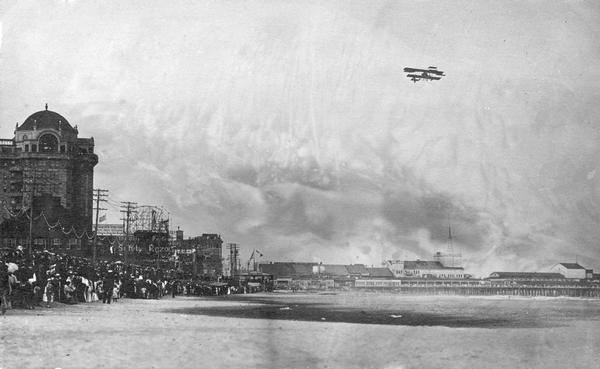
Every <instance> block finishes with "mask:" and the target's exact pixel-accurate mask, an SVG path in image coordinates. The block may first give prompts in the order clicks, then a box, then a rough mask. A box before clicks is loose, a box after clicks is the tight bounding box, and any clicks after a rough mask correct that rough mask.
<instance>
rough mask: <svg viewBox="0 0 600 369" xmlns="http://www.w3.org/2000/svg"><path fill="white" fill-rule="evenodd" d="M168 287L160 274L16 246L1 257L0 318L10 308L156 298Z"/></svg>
mask: <svg viewBox="0 0 600 369" xmlns="http://www.w3.org/2000/svg"><path fill="white" fill-rule="evenodd" d="M172 285H173V283H172V282H171V283H169V282H168V281H167V278H166V276H164V275H163V273H162V272H161V271H160V270H155V269H152V268H143V267H140V266H134V265H126V264H124V263H122V262H119V261H117V262H101V263H97V264H95V265H93V264H92V263H91V261H90V260H89V259H86V258H81V257H73V256H69V255H66V254H55V253H51V252H48V251H33V252H32V254H31V255H29V254H28V253H26V252H24V250H23V248H22V247H20V246H19V247H17V248H16V249H15V250H11V251H10V252H5V253H3V254H2V255H0V297H1V301H0V302H1V306H2V315H4V314H5V313H6V311H7V310H9V309H12V308H24V309H35V307H47V308H49V307H52V306H53V305H54V303H56V302H60V303H66V304H77V303H82V302H95V301H102V302H103V303H106V304H110V303H111V302H113V301H118V300H119V299H120V298H122V297H124V296H125V297H128V298H145V299H148V298H161V297H163V296H165V295H166V294H167V293H168V292H170V286H172Z"/></svg>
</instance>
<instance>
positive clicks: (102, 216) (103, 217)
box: [98, 214, 106, 223]
mask: <svg viewBox="0 0 600 369" xmlns="http://www.w3.org/2000/svg"><path fill="white" fill-rule="evenodd" d="M105 220H106V214H103V215H101V216H100V218H98V222H100V223H102V222H104V221H105Z"/></svg>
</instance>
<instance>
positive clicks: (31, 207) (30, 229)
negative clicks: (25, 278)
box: [27, 169, 37, 256]
mask: <svg viewBox="0 0 600 369" xmlns="http://www.w3.org/2000/svg"><path fill="white" fill-rule="evenodd" d="M36 174H37V171H36V170H35V169H34V170H33V178H32V180H31V187H30V189H29V196H30V206H29V245H28V247H27V252H28V253H29V256H31V250H32V245H33V198H34V196H35V177H36Z"/></svg>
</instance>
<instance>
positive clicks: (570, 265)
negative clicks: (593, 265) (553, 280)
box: [559, 263, 585, 269]
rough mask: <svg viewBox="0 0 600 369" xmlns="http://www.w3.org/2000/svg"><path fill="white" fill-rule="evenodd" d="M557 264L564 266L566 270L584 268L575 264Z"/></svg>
mask: <svg viewBox="0 0 600 369" xmlns="http://www.w3.org/2000/svg"><path fill="white" fill-rule="evenodd" d="M559 264H560V265H562V266H564V267H565V268H567V269H585V268H584V267H582V266H581V265H579V264H577V263H559Z"/></svg>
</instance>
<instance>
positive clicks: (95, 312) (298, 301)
mask: <svg viewBox="0 0 600 369" xmlns="http://www.w3.org/2000/svg"><path fill="white" fill-rule="evenodd" d="M0 339H1V343H0V368H2V369H7V368H63V369H64V368H386V369H391V368H505V367H510V368H595V367H596V365H597V363H598V360H599V359H600V353H599V352H600V350H598V347H600V301H598V300H591V301H590V300H568V299H547V300H536V299H516V300H515V299H511V300H508V299H501V298H500V299H485V298H465V297H412V296H410V297H409V296H398V295H385V294H364V293H363V294H360V293H355V294H352V293H348V294H336V295H302V294H294V295H291V294H290V295H286V294H257V295H238V296H226V297H218V298H201V297H198V298H196V297H177V298H176V299H174V300H173V299H171V298H164V299H163V300H128V299H125V300H121V301H119V302H117V303H114V304H111V305H103V304H102V303H92V304H80V305H74V306H65V305H60V304H58V305H57V307H55V308H52V309H46V308H38V309H36V310H33V311H26V310H11V311H9V312H8V313H7V316H6V317H5V318H0Z"/></svg>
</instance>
